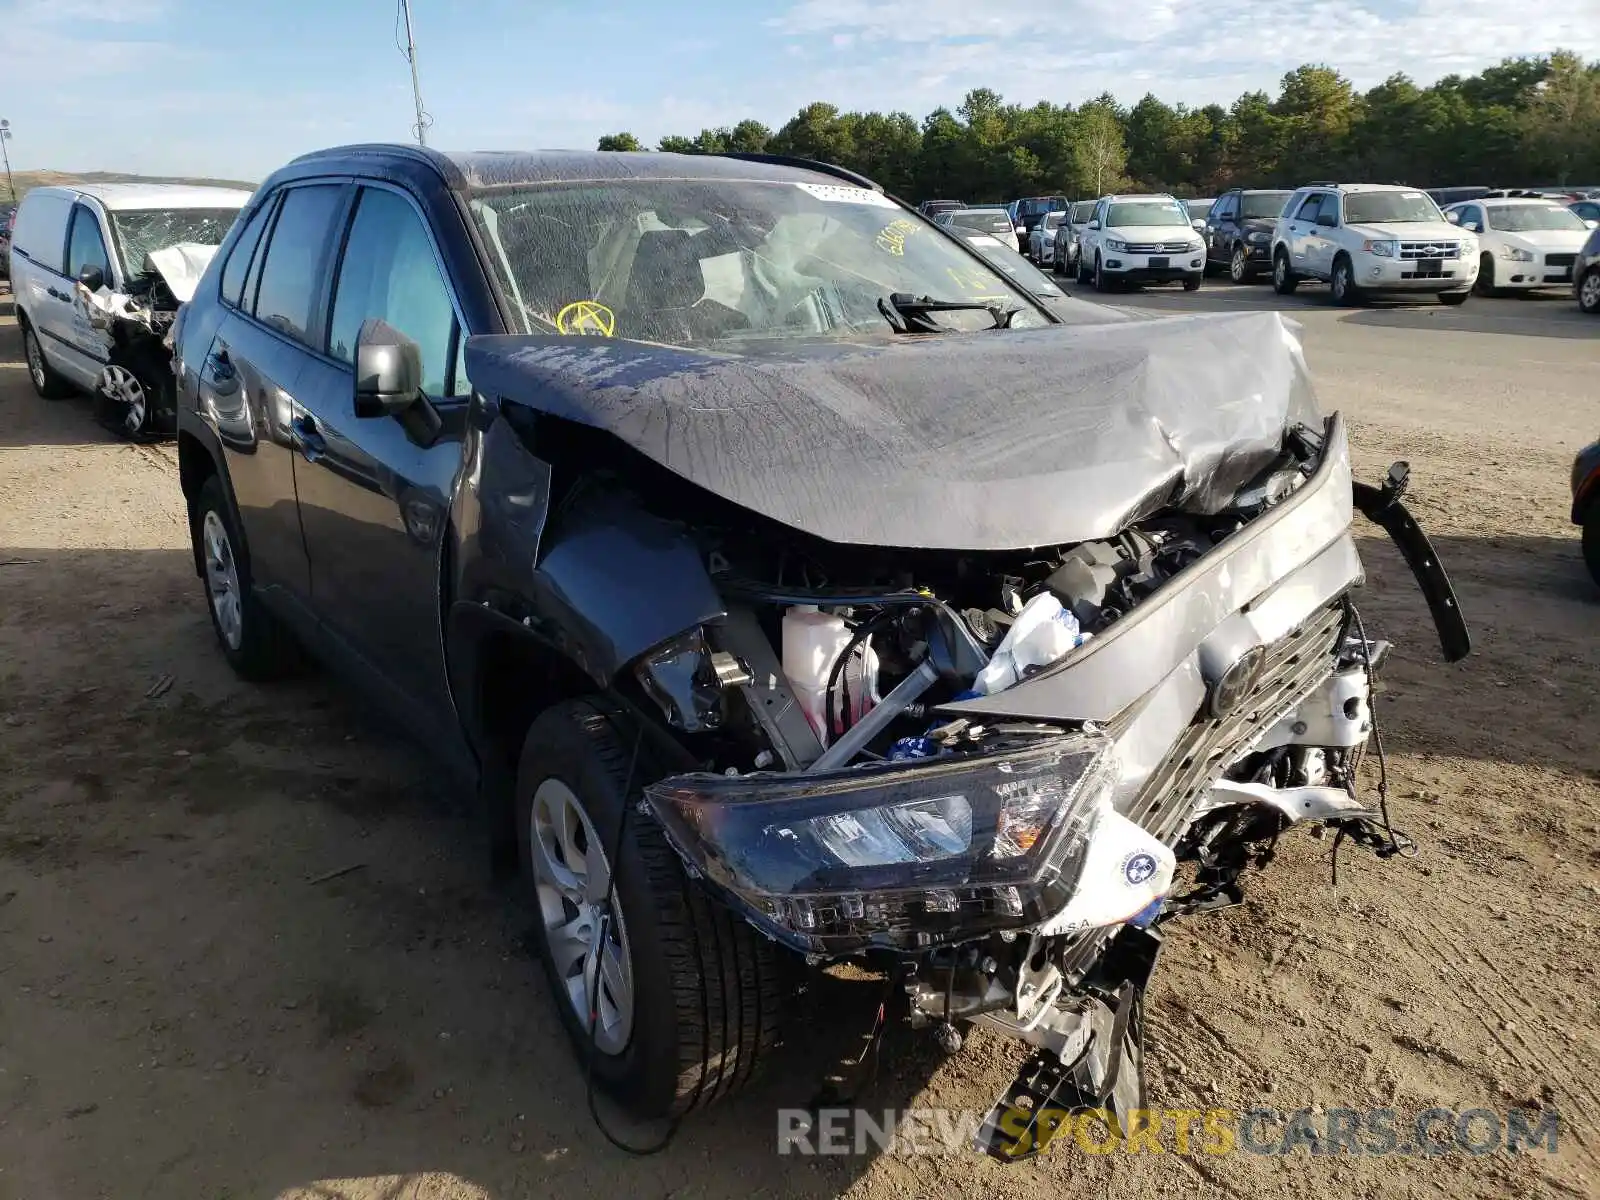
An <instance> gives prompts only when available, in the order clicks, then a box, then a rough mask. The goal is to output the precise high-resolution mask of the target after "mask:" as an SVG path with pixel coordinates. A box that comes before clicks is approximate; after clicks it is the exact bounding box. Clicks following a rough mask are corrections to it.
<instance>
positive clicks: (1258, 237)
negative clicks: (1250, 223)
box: [1245, 229, 1272, 246]
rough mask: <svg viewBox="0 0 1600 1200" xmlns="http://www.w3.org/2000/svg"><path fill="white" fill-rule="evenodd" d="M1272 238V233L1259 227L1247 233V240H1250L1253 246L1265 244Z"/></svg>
mask: <svg viewBox="0 0 1600 1200" xmlns="http://www.w3.org/2000/svg"><path fill="white" fill-rule="evenodd" d="M1271 240H1272V235H1271V234H1270V233H1268V232H1267V231H1266V230H1264V229H1257V230H1255V231H1253V232H1251V233H1249V234H1246V235H1245V241H1247V242H1249V243H1250V244H1251V245H1252V246H1265V245H1266V244H1267V243H1268V242H1269V241H1271Z"/></svg>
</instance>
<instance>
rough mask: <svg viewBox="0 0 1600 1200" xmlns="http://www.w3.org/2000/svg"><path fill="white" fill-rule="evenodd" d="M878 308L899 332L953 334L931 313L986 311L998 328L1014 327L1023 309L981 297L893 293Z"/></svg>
mask: <svg viewBox="0 0 1600 1200" xmlns="http://www.w3.org/2000/svg"><path fill="white" fill-rule="evenodd" d="M878 311H879V312H881V313H882V314H883V319H884V320H886V321H888V322H889V324H890V325H893V326H894V330H895V332H896V333H951V332H953V331H952V330H951V329H950V327H949V326H947V325H941V324H939V322H937V321H935V320H933V318H932V316H931V315H930V314H932V313H941V312H986V313H988V314H989V315H990V316H991V317H992V318H994V328H996V329H1010V328H1011V319H1012V318H1013V317H1015V316H1016V315H1017V314H1018V313H1019V312H1021V311H1022V309H1020V308H1006V307H1004V306H1002V305H999V304H992V303H990V304H985V303H983V302H982V301H979V300H935V299H934V298H933V297H932V296H913V295H912V294H911V293H910V292H893V293H891V294H890V295H888V296H886V297H882V298H880V299H879V300H878Z"/></svg>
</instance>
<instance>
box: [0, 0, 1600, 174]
mask: <svg viewBox="0 0 1600 1200" xmlns="http://www.w3.org/2000/svg"><path fill="white" fill-rule="evenodd" d="M413 11H414V23H415V28H416V35H417V42H418V48H419V61H420V64H421V69H422V84H423V95H424V98H425V99H426V101H427V105H428V109H429V111H430V112H431V113H432V115H433V119H434V125H433V129H432V130H431V131H430V142H431V143H432V144H434V145H439V146H445V147H453V148H461V149H485V148H512V147H521V148H535V147H554V146H578V147H591V146H593V145H594V141H595V139H596V138H597V137H598V136H599V135H600V134H602V133H608V132H615V131H617V130H622V129H628V130H632V131H633V132H634V133H636V134H638V135H639V136H640V137H641V138H643V139H644V140H645V141H646V142H647V144H653V143H654V142H655V140H656V139H657V138H659V137H661V136H662V135H663V134H667V133H686V134H694V133H696V132H698V131H699V130H700V129H701V128H702V127H704V126H708V125H723V124H732V123H733V122H734V121H736V120H738V119H740V118H742V117H745V116H754V117H757V118H759V119H761V120H763V121H765V122H767V123H768V124H769V125H772V126H773V127H776V126H778V125H781V124H782V123H783V122H784V121H785V120H787V119H788V118H789V117H790V116H792V115H793V114H794V112H795V110H796V109H798V108H799V107H800V106H801V105H802V104H805V103H807V102H809V101H811V100H829V101H832V102H834V103H836V104H838V105H840V106H841V107H844V108H876V109H892V108H900V109H905V110H907V111H910V112H912V113H914V114H915V115H916V116H918V117H921V116H922V115H923V114H925V113H926V112H927V111H928V110H929V109H931V108H933V107H935V106H937V105H939V104H947V105H950V106H952V107H953V106H954V105H955V104H956V103H958V102H959V100H960V98H961V96H962V94H963V93H964V92H965V91H966V90H967V89H969V88H972V87H977V86H989V87H993V88H995V89H996V90H997V91H999V92H1001V93H1002V94H1003V95H1004V96H1005V97H1006V98H1007V99H1009V100H1015V101H1019V102H1024V103H1028V102H1032V101H1035V100H1038V99H1045V98H1047V99H1051V100H1054V101H1057V102H1067V103H1077V102H1081V101H1082V100H1085V99H1087V98H1089V97H1091V96H1093V95H1096V94H1097V93H1099V92H1101V91H1102V90H1107V89H1109V90H1110V91H1112V92H1113V93H1115V94H1116V95H1118V96H1119V97H1121V98H1123V99H1124V100H1126V101H1129V102H1132V101H1134V100H1137V99H1138V98H1139V96H1141V95H1143V94H1144V93H1145V92H1146V91H1154V92H1155V93H1156V94H1157V95H1159V96H1161V97H1162V98H1163V99H1165V100H1168V101H1180V100H1181V101H1186V102H1189V103H1206V102H1209V101H1212V100H1218V101H1223V102H1226V101H1229V100H1231V99H1232V98H1233V97H1234V96H1236V95H1237V94H1238V93H1239V92H1241V91H1244V90H1246V89H1249V88H1255V87H1261V88H1266V89H1267V90H1269V91H1270V90H1273V88H1274V86H1275V83H1276V80H1277V79H1278V77H1279V76H1280V75H1281V74H1282V73H1283V72H1284V71H1285V70H1287V69H1289V68H1290V67H1293V66H1296V65H1298V64H1300V63H1301V62H1305V61H1325V62H1328V63H1330V64H1331V65H1333V66H1335V67H1338V68H1339V69H1340V70H1342V71H1343V72H1344V73H1345V74H1346V75H1348V76H1350V77H1351V78H1352V79H1353V80H1354V81H1355V82H1356V84H1357V85H1358V86H1362V87H1367V86H1371V85H1372V84H1374V83H1377V82H1379V81H1380V80H1382V79H1383V78H1384V77H1385V76H1387V75H1389V74H1390V73H1392V72H1394V71H1405V72H1407V73H1408V74H1410V75H1411V76H1412V77H1413V78H1416V79H1418V80H1420V81H1422V82H1430V81H1432V80H1433V79H1436V78H1438V77H1439V76H1441V75H1444V74H1447V73H1450V72H1452V71H1459V72H1470V71H1473V70H1477V69H1479V68H1481V67H1483V66H1486V65H1488V64H1490V63H1493V62H1496V61H1498V60H1499V59H1501V58H1502V57H1505V56H1508V55H1515V54H1523V53H1539V52H1544V51H1548V50H1550V49H1552V48H1554V47H1557V46H1564V47H1567V48H1570V49H1574V50H1577V51H1579V52H1580V53H1583V54H1585V55H1587V56H1588V57H1590V58H1600V0H1548V2H1547V3H1537V4H1535V3H1521V4H1519V3H1517V2H1515V0H1335V2H1334V3H1332V4H1329V3H1327V2H1325V0H1229V2H1226V3H1224V4H1221V5H1218V4H1210V5H1205V4H1201V3H1199V2H1198V0H1031V2H1030V0H1022V2H1021V3H1003V2H999V0H986V2H985V0H739V2H734V0H696V2H695V3H693V4H690V3H682V2H679V3H663V2H662V0H413ZM394 17H395V3H394V0H253V2H252V0H0V42H3V45H4V48H5V52H4V54H3V55H0V116H5V117H7V118H9V119H10V120H11V122H12V124H13V126H14V127H15V137H14V139H13V141H12V142H11V143H10V150H11V154H12V164H13V166H15V167H17V168H37V167H51V168H58V169H65V170H92V169H104V170H122V171H141V172H148V173H152V174H154V173H174V172H176V173H185V174H209V175H225V176H232V177H236V178H244V179H259V178H261V177H262V176H263V175H265V174H266V173H267V172H268V171H270V170H271V169H272V168H273V167H274V166H276V165H278V164H280V163H282V162H283V161H285V160H286V159H288V158H290V157H292V156H293V155H295V154H298V153H301V152H302V151H305V150H309V149H314V148H316V147H320V146H327V145H334V144H338V143H341V142H349V141H367V140H405V139H407V138H408V137H409V136H410V125H411V96H410V82H409V78H408V76H407V73H406V66H405V61H404V59H403V58H402V57H401V55H400V53H399V51H398V50H397V48H396V46H395V42H394V40H393V39H394Z"/></svg>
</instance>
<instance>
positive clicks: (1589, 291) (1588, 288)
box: [1578, 267, 1600, 315]
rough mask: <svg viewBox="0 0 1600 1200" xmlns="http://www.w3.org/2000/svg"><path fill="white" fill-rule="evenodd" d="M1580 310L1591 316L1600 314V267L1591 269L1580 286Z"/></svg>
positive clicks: (1584, 274) (1585, 273) (1584, 275)
mask: <svg viewBox="0 0 1600 1200" xmlns="http://www.w3.org/2000/svg"><path fill="white" fill-rule="evenodd" d="M1578 308H1579V309H1580V310H1581V311H1583V312H1586V313H1589V314H1591V315H1593V314H1595V313H1600V267H1590V268H1589V269H1588V270H1587V271H1585V272H1584V273H1583V282H1582V283H1580V284H1579V285H1578Z"/></svg>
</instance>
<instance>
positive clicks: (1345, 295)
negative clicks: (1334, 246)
mask: <svg viewBox="0 0 1600 1200" xmlns="http://www.w3.org/2000/svg"><path fill="white" fill-rule="evenodd" d="M1328 297H1329V299H1331V300H1332V301H1333V302H1334V303H1335V304H1339V305H1349V306H1352V307H1354V306H1355V305H1357V304H1360V303H1361V301H1362V300H1363V299H1364V297H1363V296H1362V294H1361V289H1360V288H1359V287H1358V286H1357V285H1356V280H1355V272H1354V270H1353V269H1352V267H1351V266H1350V260H1349V259H1348V258H1346V257H1345V256H1344V255H1342V254H1341V255H1340V256H1339V257H1338V258H1336V259H1334V260H1333V275H1332V277H1331V278H1329V280H1328Z"/></svg>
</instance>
